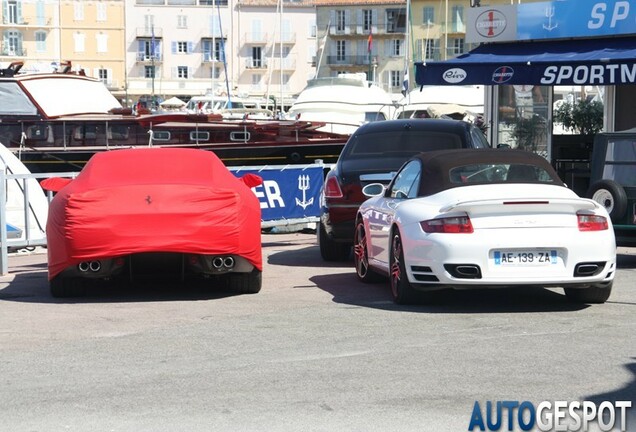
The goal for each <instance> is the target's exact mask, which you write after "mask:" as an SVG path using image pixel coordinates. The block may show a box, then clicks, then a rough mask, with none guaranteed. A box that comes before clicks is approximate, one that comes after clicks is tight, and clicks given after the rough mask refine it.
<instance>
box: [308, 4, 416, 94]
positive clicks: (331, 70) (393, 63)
mask: <svg viewBox="0 0 636 432" xmlns="http://www.w3.org/2000/svg"><path fill="white" fill-rule="evenodd" d="M315 1H316V23H317V25H318V37H319V40H320V41H321V44H320V46H321V50H320V53H319V59H318V63H319V66H318V76H319V77H329V76H336V75H338V74H341V73H365V74H367V79H368V80H369V81H373V82H375V83H376V84H378V85H380V86H381V87H383V88H384V89H386V90H387V91H389V92H395V93H399V92H400V90H401V87H402V82H403V78H404V73H405V71H406V66H407V63H406V62H407V59H408V53H407V48H408V47H407V45H406V41H407V31H408V25H407V24H408V20H407V2H406V1H405V0H364V1H361V0H315Z"/></svg>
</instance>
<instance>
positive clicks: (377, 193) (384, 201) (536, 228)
mask: <svg viewBox="0 0 636 432" xmlns="http://www.w3.org/2000/svg"><path fill="white" fill-rule="evenodd" d="M363 192H364V193H365V195H366V196H368V197H371V198H369V199H368V200H367V201H365V202H364V203H363V204H362V206H361V207H360V209H359V211H358V215H357V218H356V227H355V239H354V261H355V267H356V273H357V275H358V278H359V279H360V280H362V281H363V282H371V281H373V280H376V279H378V276H380V275H383V276H388V278H389V280H390V284H391V293H392V296H393V299H394V300H395V302H397V303H409V302H412V301H413V300H414V299H415V295H416V291H431V290H438V289H445V288H454V289H470V288H485V287H514V286H541V287H562V288H564V289H565V294H566V296H567V297H568V299H570V300H572V301H575V302H584V303H604V302H605V301H606V300H607V299H608V298H609V295H610V293H611V290H612V283H613V279H614V274H615V272H616V242H615V238H614V231H613V229H612V224H611V220H610V218H609V215H608V213H607V211H606V210H605V208H603V207H602V206H601V205H599V204H598V203H596V202H594V201H592V200H590V199H585V198H580V197H579V196H577V195H576V194H575V193H574V192H573V191H571V190H570V189H568V188H567V187H566V186H565V185H564V183H563V182H562V181H561V180H560V179H559V177H558V175H557V174H556V172H555V171H554V169H553V168H552V166H551V165H550V164H549V163H548V161H547V160H545V159H544V158H543V157H541V156H539V155H536V154H534V153H531V152H526V151H522V150H511V149H480V150H469V149H463V150H443V151H433V152H427V153H421V154H420V155H418V156H415V157H413V158H412V159H410V160H409V161H408V162H406V163H405V164H404V165H403V166H402V168H401V169H400V171H399V172H398V173H397V174H396V176H395V177H394V178H393V181H392V182H391V183H390V184H389V185H388V186H385V185H382V184H379V183H374V184H369V185H367V186H366V187H365V188H364V189H363Z"/></svg>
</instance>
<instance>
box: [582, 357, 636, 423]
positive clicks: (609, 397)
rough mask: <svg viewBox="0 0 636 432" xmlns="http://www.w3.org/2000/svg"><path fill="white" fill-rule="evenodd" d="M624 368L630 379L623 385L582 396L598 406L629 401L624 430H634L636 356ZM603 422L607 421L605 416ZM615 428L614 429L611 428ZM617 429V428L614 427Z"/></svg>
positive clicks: (618, 420)
mask: <svg viewBox="0 0 636 432" xmlns="http://www.w3.org/2000/svg"><path fill="white" fill-rule="evenodd" d="M624 367H625V369H627V370H628V371H629V372H630V373H631V374H632V376H631V380H630V381H629V382H628V383H627V384H625V385H624V386H623V387H621V388H619V389H616V390H612V391H609V392H607V393H601V394H596V395H589V396H587V397H585V398H584V400H587V401H592V402H594V403H595V404H596V406H597V407H598V406H599V405H600V404H601V403H602V402H605V401H609V402H612V403H614V402H616V401H631V402H632V407H631V408H627V416H626V417H627V422H626V423H627V429H625V430H630V431H631V430H635V429H634V428H635V427H636V407H634V405H633V404H634V400H636V357H635V358H632V359H631V360H630V362H629V363H626V364H625V365H624ZM618 416H619V414H618V412H617V413H616V425H617V426H618V425H620V421H621V420H622V419H621V418H619V417H618ZM605 423H606V424H607V423H608V420H607V418H606V421H605ZM612 430H615V429H612ZM616 430H618V429H616Z"/></svg>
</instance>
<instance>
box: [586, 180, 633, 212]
mask: <svg viewBox="0 0 636 432" xmlns="http://www.w3.org/2000/svg"><path fill="white" fill-rule="evenodd" d="M587 196H588V197H589V198H591V199H593V200H594V201H596V202H597V203H599V204H600V205H602V206H603V207H605V209H606V210H607V212H608V213H609V215H610V218H611V219H612V222H617V221H619V220H620V219H622V218H623V217H624V216H625V213H626V212H627V194H626V193H625V189H624V188H623V187H622V186H621V185H620V184H618V183H616V182H615V181H613V180H601V181H599V182H596V183H594V184H593V185H592V186H591V187H590V190H589V191H588V193H587Z"/></svg>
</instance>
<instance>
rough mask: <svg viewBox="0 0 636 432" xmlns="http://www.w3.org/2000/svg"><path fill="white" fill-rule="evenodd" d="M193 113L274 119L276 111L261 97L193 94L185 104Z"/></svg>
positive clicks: (238, 117) (230, 117)
mask: <svg viewBox="0 0 636 432" xmlns="http://www.w3.org/2000/svg"><path fill="white" fill-rule="evenodd" d="M185 110H186V111H187V112H189V113H191V114H221V115H222V116H223V118H224V119H232V120H240V119H244V118H245V117H246V116H247V117H249V118H251V119H273V118H274V113H273V112H272V111H271V110H269V109H267V108H266V107H265V106H264V104H263V103H261V101H260V100H259V99H253V98H246V97H241V96H231V97H230V98H228V97H227V96H226V95H211V94H208V95H204V96H192V97H191V98H190V100H189V101H188V103H187V104H186V106H185Z"/></svg>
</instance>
